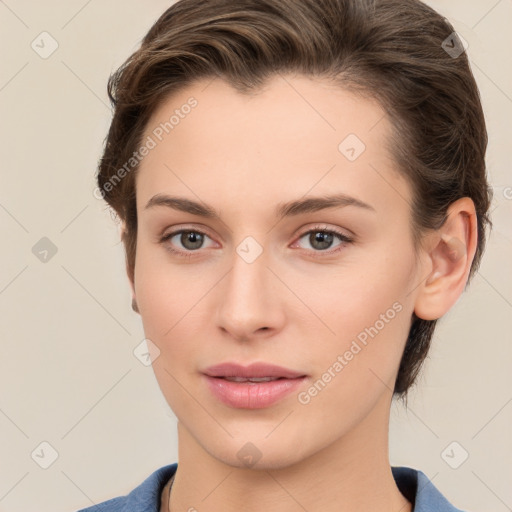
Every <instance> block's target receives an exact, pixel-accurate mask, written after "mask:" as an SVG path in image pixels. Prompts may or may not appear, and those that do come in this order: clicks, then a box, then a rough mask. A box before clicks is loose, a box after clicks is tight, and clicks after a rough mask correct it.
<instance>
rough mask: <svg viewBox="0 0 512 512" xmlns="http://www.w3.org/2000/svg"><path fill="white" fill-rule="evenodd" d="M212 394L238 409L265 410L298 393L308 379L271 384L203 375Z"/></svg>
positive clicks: (287, 380)
mask: <svg viewBox="0 0 512 512" xmlns="http://www.w3.org/2000/svg"><path fill="white" fill-rule="evenodd" d="M203 377H204V378H205V379H206V384H207V386H208V388H209V389H210V391H211V393H212V394H213V395H214V396H215V397H216V398H217V399H218V400H220V401H221V402H223V403H224V404H226V405H229V406H231V407H235V408H237V409H263V408H264V407H269V406H271V405H273V404H275V403H276V402H278V401H279V400H281V399H283V398H284V397H285V396H286V395H289V394H290V393H292V392H293V391H296V390H297V389H298V388H299V387H300V386H301V385H302V384H303V383H304V381H305V380H306V379H307V377H296V378H295V379H278V380H273V381H269V382H257V383H251V382H232V381H229V380H226V379H223V378H222V377H210V376H208V375H203Z"/></svg>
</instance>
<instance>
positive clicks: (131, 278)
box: [119, 220, 136, 302]
mask: <svg viewBox="0 0 512 512" xmlns="http://www.w3.org/2000/svg"><path fill="white" fill-rule="evenodd" d="M119 231H120V237H121V240H124V238H125V236H126V233H127V229H126V222H125V221H124V220H122V221H121V226H120V230H119ZM125 251H126V247H125ZM125 269H126V274H127V276H128V282H129V283H130V288H131V290H132V302H133V301H135V300H136V298H135V282H134V276H133V275H132V273H131V272H130V269H129V267H128V258H126V253H125Z"/></svg>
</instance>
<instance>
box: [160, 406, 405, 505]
mask: <svg viewBox="0 0 512 512" xmlns="http://www.w3.org/2000/svg"><path fill="white" fill-rule="evenodd" d="M383 414H384V416H385V417H386V418H387V421H382V419H383V418H382V415H383ZM379 425H382V426H383V427H381V428H378V426H379ZM388 425H389V400H388V401H387V402H385V401H382V403H381V404H379V405H378V406H377V407H375V408H374V409H373V410H372V412H371V413H370V415H368V416H367V417H366V418H365V419H364V420H362V421H361V422H360V423H359V424H358V425H357V427H356V428H354V429H353V430H351V431H349V432H347V433H346V434H345V435H344V436H343V437H341V438H339V439H336V440H334V441H333V442H332V443H329V444H327V445H326V446H325V447H324V448H323V449H322V450H321V451H317V452H316V453H314V454H313V455H311V456H310V457H308V458H306V459H301V460H300V461H298V462H296V463H293V464H289V465H280V466H279V467H275V465H273V466H270V465H267V466H265V465H264V464H263V465H259V467H258V469H254V468H247V467H240V466H235V465H230V464H227V463H225V462H223V461H222V460H219V458H215V457H212V455H211V454H210V453H208V452H206V451H205V450H204V449H203V448H202V446H201V445H199V444H198V442H197V441H196V439H195V438H194V437H193V436H192V435H191V433H190V431H189V430H188V429H187V428H186V427H185V426H184V425H183V424H182V423H178V439H179V463H178V469H177V471H176V474H175V478H174V482H173V485H172V492H171V497H170V504H169V505H170V507H166V510H167V509H168V510H170V511H171V512H182V511H183V512H186V511H192V512H193V511H195V510H201V512H234V511H239V510H244V511H245V512H259V511H261V510H265V509H266V508H267V509H269V510H272V511H273V512H296V511H297V510H301V509H302V510H322V511H323V512H353V511H356V510H357V511H358V512H366V511H367V512H370V511H372V512H375V511H379V512H388V511H389V512H391V511H393V512H397V511H400V512H412V506H411V504H410V503H409V501H407V500H406V499H405V497H404V496H403V495H402V494H401V493H400V491H399V490H398V487H397V486H396V483H395V480H394V478H393V474H392V472H391V467H390V464H389V457H388Z"/></svg>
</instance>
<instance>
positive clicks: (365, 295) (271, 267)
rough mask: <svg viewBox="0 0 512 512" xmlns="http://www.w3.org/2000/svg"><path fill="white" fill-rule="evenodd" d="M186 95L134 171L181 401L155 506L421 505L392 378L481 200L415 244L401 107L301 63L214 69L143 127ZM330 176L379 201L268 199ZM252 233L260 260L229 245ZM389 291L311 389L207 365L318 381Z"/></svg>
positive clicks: (160, 326)
mask: <svg viewBox="0 0 512 512" xmlns="http://www.w3.org/2000/svg"><path fill="white" fill-rule="evenodd" d="M191 96H193V97H194V98H195V99H196V100H197V101H198V105H197V107H195V108H194V109H193V110H192V111H191V112H190V113H189V114H188V115H187V116H186V117H184V118H183V119H181V120H180V122H179V124H177V125H176V126H175V127H174V129H173V130H172V132H170V133H169V134H168V135H167V136H165V137H164V138H163V140H162V141H161V142H159V143H158V145H157V146H156V147H155V148H154V149H152V150H151V151H150V152H149V154H148V155H147V156H146V157H145V158H144V159H143V161H142V162H141V166H140V168H139V171H138V175H137V181H136V190H137V214H138V234H137V255H136V264H135V279H134V281H131V286H132V291H133V295H134V297H135V298H136V300H137V304H138V308H139V311H140V314H141V318H142V322H143V326H144V332H145V335H146V337H147V338H149V339H150V340H151V341H152V342H153V343H154V344H155V345H156V346H157V347H158V349H159V350H160V355H159V357H157V358H156V359H155V360H154V361H153V369H154V372H155V375H156V379H157V381H158V384H159V386H160V388H161V390H162V393H163V395H164V397H165V399H166V400H167V402H168V404H169V406H170V407H171V409H172V410H173V412H174V414H175V415H176V417H177V419H178V450H179V466H178V470H177V472H176V476H175V480H174V482H173V486H172V493H171V499H170V503H168V502H167V492H166V490H167V489H166V490H164V492H163V493H162V506H161V511H162V512H163V511H166V510H172V511H173V512H178V511H187V510H194V509H196V510H200V511H201V512H203V511H208V512H217V511H219V512H220V511H222V512H230V511H235V510H236V511H238V510H244V511H247V512H256V511H261V510H265V509H269V510H270V509H271V510H273V511H275V512H295V511H303V510H304V509H306V510H323V511H324V512H331V511H332V512H334V511H336V512H340V511H341V512H346V511H353V510H358V511H377V510H378V511H396V512H398V511H400V512H410V511H411V510H412V507H411V504H410V503H409V501H407V500H406V499H405V497H404V496H403V495H402V494H401V493H400V491H399V490H398V488H397V486H396V483H395V481H394V479H393V476H392V473H391V468H390V464H389V454H388V428H389V427H388V426H389V412H390V405H391V400H392V390H393V386H394V382H395V378H396V375H397V372H398V367H399V363H400V358H401V354H402V352H403V349H404V346H405V341H406V339H407V334H408V331H409V327H410V322H411V315H412V313H413V311H415V312H416V314H418V315H419V316H421V317H422V318H426V319H433V318H439V317H441V316H442V315H443V314H444V313H445V312H446V311H448V310H449V309H450V307H451V306H452V305H453V304H454V303H455V302H456V301H457V299H458V298H459V296H460V294H461V293H462V291H463V289H464V286H465V283H466V281H467V277H468V273H469V267H470V264H471V261H472V258H473V256H474V252H475V247H476V235H475V233H476V217H475V212H474V206H473V203H472V201H471V200H470V199H468V198H463V199H461V200H459V201H457V202H456V203H454V204H452V206H451V208H450V210H449V218H448V221H447V222H446V223H445V225H444V226H443V228H441V230H439V231H438V232H429V233H426V234H425V237H424V240H423V244H422V246H421V247H420V248H419V250H418V252H417V253H416V252H415V250H414V245H413V239H412V231H411V211H410V199H411V189H410V186H409V184H408V182H407V181H406V180H405V179H404V178H403V177H402V176H401V175H400V174H399V173H398V172H397V170H396V165H395V164H394V163H393V160H392V158H391V156H390V154H389V153H388V151H387V149H386V146H385V141H386V139H387V137H388V136H389V135H390V133H391V125H390V123H389V121H388V118H387V117H386V116H385V114H384V111H383V110H382V108H381V107H380V106H379V104H378V103H376V102H375V101H372V100H370V99H368V98H363V97H359V96H355V95H354V94H352V93H350V92H348V91H346V90H341V89H339V88H335V87H334V86H333V85H330V84H328V83H327V82H325V81H322V80H320V79H310V78H306V77H303V76H296V75H293V76H292V75H285V76H282V75H278V76H275V77H273V78H272V79H271V80H270V81H269V82H268V83H267V84H266V86H265V89H264V90H263V91H259V92H258V93H257V94H253V95H252V96H246V95H242V94H240V93H238V92H236V91H235V90H234V89H232V88H231V87H230V86H229V85H228V84H227V83H225V82H223V81H222V80H220V79H215V80H213V81H212V80H203V81H200V82H196V83H194V84H192V85H190V86H188V87H187V88H186V89H184V90H182V91H181V92H179V93H177V94H174V95H173V96H171V97H169V98H168V99H167V100H166V101H165V102H164V103H162V104H161V106H160V107H159V109H158V110H157V111H155V112H154V115H153V117H152V118H151V120H150V122H149V123H148V126H147V129H146V134H145V136H147V135H150V134H151V133H152V130H153V129H154V127H156V126H158V124H159V123H160V122H164V121H166V120H168V119H169V117H170V115H172V113H173V112H174V110H175V109H176V108H180V106H181V105H183V104H185V103H186V102H187V100H188V98H190V97H191ZM350 133H352V134H356V135H357V137H359V139H361V140H362V141H364V144H365V145H366V150H365V151H364V152H363V153H362V154H361V155H360V156H359V157H358V158H357V159H356V160H355V161H353V162H351V161H349V160H348V159H347V158H345V156H344V155H343V154H342V153H341V152H340V151H339V150H338V145H339V144H340V142H341V141H342V140H343V139H344V138H345V137H346V136H347V135H348V134H350ZM336 192H339V193H344V194H347V195H349V196H352V197H354V198H357V199H359V200H361V201H364V202H365V203H367V204H369V205H370V206H371V207H372V208H373V210H371V209H365V208H360V207H357V206H354V205H349V206H344V207H338V208H330V209H324V210H321V211H317V212H310V213H304V214H301V215H297V216H293V217H288V218H284V219H281V220H280V219H277V218H276V217H275V216H274V208H275V207H276V205H277V204H278V203H281V202H286V201H292V200H297V199H301V198H304V196H307V197H311V196H321V195H326V194H332V193H336ZM162 193H165V194H169V195H175V196H182V197H186V198H189V199H191V200H194V201H199V202H204V203H207V204H209V205H211V206H212V207H213V208H215V209H216V210H217V211H218V212H219V214H220V217H221V220H216V219H208V218H203V217H200V216H197V215H193V214H191V213H185V212H182V211H178V210H174V209H171V208H169V207H166V206H161V205H160V206H155V207H152V208H145V205H146V204H147V202H148V201H149V199H150V198H152V197H153V196H154V195H155V194H162ZM318 226H321V228H320V229H318V228H317V227H318ZM123 229H124V225H123ZM179 229H190V230H194V229H196V230H199V231H200V232H204V233H206V236H205V237H204V239H203V245H201V244H200V242H199V243H197V242H195V244H196V245H195V247H197V246H199V249H195V250H194V249H193V247H194V244H193V243H191V242H188V244H187V239H185V244H186V245H183V243H182V242H183V238H180V235H177V236H174V237H173V238H172V239H169V240H167V241H166V242H164V243H161V242H160V239H161V237H162V236H163V235H165V234H167V233H170V232H172V231H177V230H179ZM313 229H316V231H322V230H324V231H325V230H327V231H328V230H329V229H336V230H338V231H340V232H341V233H343V234H344V235H346V236H352V237H353V242H351V243H345V242H342V241H340V239H338V238H337V237H336V236H334V237H333V239H332V243H331V245H328V246H327V247H326V248H322V246H321V244H319V243H316V244H315V241H314V239H313V240H312V239H311V238H310V235H309V234H307V232H308V230H313ZM305 233H306V235H305V236H304V234H305ZM313 235H314V233H313ZM247 236H251V237H253V238H254V239H255V240H256V241H257V242H258V243H259V245H260V246H261V248H262V249H263V252H262V253H261V254H260V255H259V257H257V258H256V259H255V260H254V261H253V262H252V263H247V261H246V260H244V259H243V258H242V257H240V256H239V254H238V253H237V251H236V249H237V247H238V246H239V245H240V244H241V242H242V241H243V240H244V239H245V238H246V237H247ZM180 240H181V241H180ZM169 247H173V248H174V249H176V250H181V251H183V252H187V251H188V252H189V253H193V257H191V258H190V259H187V258H184V257H180V256H178V255H176V254H173V253H171V252H170V251H169ZM191 247H192V249H191ZM340 247H341V250H340V251H338V252H335V251H336V249H340ZM315 255H316V256H317V257H315ZM396 303H398V304H399V305H400V306H401V310H400V312H399V313H397V314H396V315H395V316H394V318H393V319H392V320H389V321H388V322H387V323H385V326H384V328H382V329H380V330H379V332H378V334H377V335H376V336H375V337H374V338H369V341H368V343H367V345H366V346H363V348H362V350H361V351H360V352H358V353H357V355H355V356H354V357H353V359H352V360H350V361H349V362H348V364H346V366H344V367H343V369H342V371H341V372H339V373H337V374H336V376H335V377H334V378H332V379H331V381H330V382H329V383H328V384H327V385H326V386H325V387H324V389H322V390H321V391H320V392H319V393H318V394H317V395H316V396H314V397H313V398H311V401H310V402H309V403H308V404H302V403H300V402H299V401H298V397H297V393H292V394H290V395H288V396H287V397H286V398H284V399H282V400H281V401H279V402H278V403H276V404H274V405H272V406H270V407H268V408H265V409H258V410H250V409H236V408H233V407H230V406H227V405H225V404H223V403H221V402H220V401H218V400H217V399H216V398H215V397H214V396H213V395H212V394H211V393H210V391H209V390H208V388H207V387H206V385H205V382H204V379H203V377H202V375H201V371H202V370H204V369H205V368H206V367H208V366H211V365H214V364H218V363H221V362H225V361H236V362H238V363H240V364H244V365H245V364H249V363H250V362H255V361H260V362H270V363H274V364H277V365H281V366H285V367H288V368H291V369H293V370H297V371H300V372H301V373H304V374H307V375H308V376H309V377H308V381H307V382H306V383H305V384H304V386H303V387H302V388H301V389H300V390H299V391H307V389H308V388H310V386H311V385H312V384H313V383H314V382H316V381H318V379H320V378H322V375H323V374H324V373H325V372H326V371H327V369H328V368H329V367H332V366H333V363H334V362H335V361H336V360H337V357H338V355H343V354H344V353H345V352H346V351H347V350H348V349H349V348H350V346H351V343H352V341H353V340H354V339H356V338H357V336H358V334H360V333H361V332H362V331H364V329H365V328H367V327H369V326H373V325H375V324H376V321H377V320H379V319H380V318H382V317H381V315H382V314H386V311H388V310H389V309H390V308H392V305H393V304H396ZM248 442H250V443H252V444H253V445H255V446H256V447H257V449H258V450H259V452H260V453H261V458H260V459H259V460H258V461H257V462H256V464H254V465H253V466H252V467H246V466H245V465H244V464H243V462H242V461H241V460H240V459H239V458H238V456H237V453H238V452H239V450H240V449H241V448H242V447H243V446H244V445H246V443H248ZM192 507H193V508H192Z"/></svg>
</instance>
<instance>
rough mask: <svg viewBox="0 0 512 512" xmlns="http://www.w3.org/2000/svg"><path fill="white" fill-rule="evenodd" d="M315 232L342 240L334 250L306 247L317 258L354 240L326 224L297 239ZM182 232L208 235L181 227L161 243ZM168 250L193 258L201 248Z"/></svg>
mask: <svg viewBox="0 0 512 512" xmlns="http://www.w3.org/2000/svg"><path fill="white" fill-rule="evenodd" d="M315 232H320V233H326V234H329V235H335V236H337V237H338V239H339V240H340V241H341V242H342V243H340V244H339V245H338V246H337V247H336V248H335V249H333V250H327V251H315V250H313V251H310V250H308V249H305V250H307V251H308V252H313V255H314V257H315V258H316V257H323V256H324V255H326V254H327V255H329V256H332V255H333V254H335V253H337V252H339V251H341V250H342V249H343V248H344V246H345V245H346V244H350V243H353V241H354V240H353V239H352V238H350V237H348V236H347V235H345V234H344V233H341V232H340V231H337V230H336V229H332V228H329V229H327V228H325V227H324V226H315V227H314V228H311V229H308V230H307V231H304V233H302V234H301V235H300V236H299V237H298V239H297V240H300V239H301V238H303V237H304V236H306V235H309V234H310V233H315ZM181 233H198V234H200V235H204V236H208V234H207V233H205V232H204V231H201V230H200V229H179V230H177V231H172V232H170V233H167V234H166V235H164V236H163V237H162V238H161V239H160V243H161V244H165V242H167V240H170V239H171V238H173V237H174V236H176V235H179V234H181ZM166 250H168V251H169V252H171V253H173V254H176V255H178V256H179V257H182V258H193V257H194V256H195V254H194V253H196V252H198V251H199V249H197V250H196V251H182V250H179V249H174V248H173V247H171V246H169V245H167V246H166Z"/></svg>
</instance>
